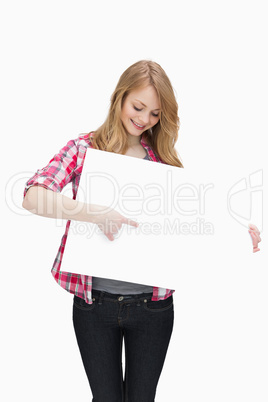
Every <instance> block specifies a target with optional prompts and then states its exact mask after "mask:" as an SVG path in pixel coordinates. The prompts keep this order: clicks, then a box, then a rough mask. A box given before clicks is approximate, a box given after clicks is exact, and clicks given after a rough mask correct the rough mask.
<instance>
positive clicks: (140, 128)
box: [130, 119, 145, 130]
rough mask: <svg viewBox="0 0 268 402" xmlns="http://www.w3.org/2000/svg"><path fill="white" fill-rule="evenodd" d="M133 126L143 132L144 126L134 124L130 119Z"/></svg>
mask: <svg viewBox="0 0 268 402" xmlns="http://www.w3.org/2000/svg"><path fill="white" fill-rule="evenodd" d="M130 120H131V122H132V124H133V126H134V127H136V128H137V129H138V130H143V129H144V127H145V126H141V125H140V124H137V123H135V122H134V121H133V120H132V119H130Z"/></svg>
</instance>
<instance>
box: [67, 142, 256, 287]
mask: <svg viewBox="0 0 268 402" xmlns="http://www.w3.org/2000/svg"><path fill="white" fill-rule="evenodd" d="M228 186H229V187H230V183H229V184H228V183H224V182H223V181H222V178H220V183H219V181H218V180H217V178H216V177H214V176H213V172H212V171H205V170H204V169H198V170H189V169H185V168H178V167H173V166H169V165H165V164H161V163H156V162H152V161H149V160H143V159H139V158H134V157H129V156H125V155H118V154H115V153H110V152H104V151H100V150H95V149H88V150H87V154H86V157H85V161H84V167H83V171H82V175H81V180H80V184H79V189H78V195H77V199H78V200H79V201H83V202H86V203H88V204H99V205H102V206H107V207H109V208H114V209H115V210H116V211H118V212H119V213H120V214H122V215H123V216H125V217H127V218H130V219H132V220H134V221H137V222H139V227H138V228H135V227H133V226H129V225H123V226H122V228H121V230H120V232H119V233H118V234H117V235H116V238H115V240H114V241H110V240H108V239H107V237H106V236H105V235H104V234H103V232H102V231H101V230H100V229H99V227H98V226H97V225H96V224H92V223H86V222H79V221H74V220H73V221H72V222H71V226H70V230H69V234H68V239H67V244H66V249H65V252H64V256H63V262H62V267H61V270H63V271H69V272H76V273H80V274H85V275H91V276H98V277H102V278H111V279H117V280H123V281H128V282H135V283H140V284H146V285H151V286H159V287H163V288H168V289H174V288H176V286H177V285H178V282H179V281H180V272H181V270H182V269H183V270H184V269H198V270H200V268H202V265H204V264H206V266H209V265H211V266H216V265H217V266H219V264H220V263H223V262H224V261H225V260H227V262H228V261H229V259H230V256H232V258H233V257H234V255H233V252H237V253H238V255H239V253H241V252H242V251H241V250H242V249H241V250H240V251H239V244H238V243H239V242H238V241H237V236H240V235H241V233H244V234H245V233H246V232H247V231H246V229H245V228H243V229H242V232H241V226H239V225H236V226H235V229H236V230H234V229H232V233H230V227H229V222H230V221H232V222H231V223H232V224H233V223H234V221H233V219H232V217H231V215H230V210H228V208H227V195H228ZM239 229H240V231H239ZM246 236H247V234H246ZM242 240H243V237H242ZM244 240H245V238H244ZM247 240H248V238H247ZM234 243H235V248H234V247H233V246H234ZM240 243H241V244H240V247H241V246H242V248H243V246H244V245H243V241H242V242H240ZM248 248H249V244H247V249H248Z"/></svg>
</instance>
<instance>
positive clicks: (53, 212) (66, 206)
mask: <svg viewBox="0 0 268 402" xmlns="http://www.w3.org/2000/svg"><path fill="white" fill-rule="evenodd" d="M22 206H23V208H25V209H27V210H28V211H30V212H32V213H33V214H36V215H40V216H44V217H47V218H55V219H67V220H68V219H71V220H76V221H83V222H91V223H95V222H96V218H97V215H99V214H101V213H102V212H103V211H104V210H106V211H107V207H105V206H101V205H96V204H86V203H84V202H80V201H77V200H73V199H71V198H69V197H66V196H65V195H62V194H61V193H57V192H55V191H52V190H48V189H46V188H44V187H42V186H38V185H35V186H32V187H30V188H29V190H28V191H27V193H26V195H25V198H24V200H23V203H22ZM98 212H99V213H98Z"/></svg>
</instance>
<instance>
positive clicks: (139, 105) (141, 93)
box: [23, 61, 182, 402]
mask: <svg viewBox="0 0 268 402" xmlns="http://www.w3.org/2000/svg"><path fill="white" fill-rule="evenodd" d="M177 112H178V105H177V102H176V99H175V96H174V92H173V88H172V86H171V83H170V81H169V79H168V77H167V75H166V74H165V72H164V70H163V69H162V68H161V67H160V65H159V64H157V63H155V62H152V61H140V62H137V63H135V64H133V65H132V66H130V67H129V68H128V69H127V70H126V71H125V72H124V73H123V74H122V76H121V77H120V79H119V82H118V84H117V86H116V89H115V91H114V93H113V95H112V97H111V105H110V110H109V114H108V117H107V119H106V121H105V122H104V124H103V125H102V126H101V127H100V128H99V129H98V130H96V131H95V132H91V133H90V134H87V135H81V136H80V137H79V138H78V139H76V140H71V141H69V142H68V144H67V145H66V146H65V147H63V148H62V149H61V150H60V151H59V153H58V154H57V155H55V156H54V158H53V159H51V161H50V162H49V163H48V165H47V166H46V167H45V168H43V169H41V170H38V171H37V173H36V174H35V175H34V176H33V177H32V178H31V179H29V180H28V182H27V184H26V187H25V191H24V195H25V198H24V202H23V206H24V208H27V209H28V210H31V211H32V212H34V213H37V214H39V215H42V216H48V217H52V218H58V217H62V218H63V219H71V220H72V219H74V220H78V221H86V222H93V223H95V224H97V225H98V226H99V227H100V228H101V229H102V230H103V232H104V234H105V235H106V236H107V238H108V239H109V240H111V241H113V240H114V236H115V235H116V233H117V232H118V230H119V229H120V227H121V226H122V224H123V223H124V224H130V225H132V226H138V224H137V223H136V222H134V221H132V220H131V219H128V218H127V217H124V216H122V215H121V214H119V213H118V212H117V211H115V210H113V209H109V211H108V213H105V214H102V213H101V209H102V208H101V207H100V206H98V205H91V206H90V211H92V214H91V213H90V212H89V213H88V207H87V206H86V205H84V206H83V205H79V206H80V208H77V209H76V207H77V205H78V204H81V203H78V202H77V201H76V200H75V197H76V193H77V189H78V185H79V179H80V175H81V172H82V167H83V162H84V158H85V154H86V150H87V148H88V147H93V148H95V149H100V150H105V151H108V152H116V153H119V154H122V155H128V156H130V157H137V158H143V159H148V160H150V161H154V162H158V163H165V164H169V165H172V166H177V167H182V163H181V161H180V159H179V157H178V155H177V153H176V150H175V148H174V145H175V143H176V141H177V138H178V129H179V118H178V114H177ZM69 182H72V185H73V193H74V199H73V200H71V199H69V198H68V197H65V196H63V195H61V194H60V191H61V190H62V189H63V187H64V186H65V185H66V184H68V183H69ZM51 190H52V191H51ZM63 205H64V208H63ZM75 209H76V211H77V210H78V209H79V213H76V214H74V213H72V211H75ZM47 211H54V212H53V213H48V212H47ZM66 211H68V213H67V212H66ZM98 211H99V214H96V212H98ZM69 226H70V221H69V220H68V222H67V225H66V231H65V234H64V236H63V238H62V242H61V245H60V249H59V252H58V254H57V256H56V259H55V262H54V265H53V268H52V274H53V275H54V278H55V279H56V281H57V282H58V283H59V284H60V285H61V286H62V287H64V288H65V289H66V290H67V291H69V292H71V293H73V294H74V307H73V322H74V328H75V333H76V337H77V342H78V345H79V348H80V351H81V356H82V360H83V363H84V367H85V371H86V374H87V376H88V380H89V383H90V387H91V390H92V394H93V401H98V402H102V401H103V402H107V401H109V402H113V401H118V402H119V401H120V402H121V401H123V400H126V401H133V402H134V401H137V402H143V401H144V402H151V401H154V398H155V393H156V387H157V383H158V379H159V376H160V373H161V370H162V367H163V364H164V360H165V356H166V352H167V348H168V344H169V340H170V337H171V333H172V328H173V297H172V294H173V292H174V291H173V290H170V289H162V288H157V287H154V286H152V284H153V278H152V284H149V285H138V284H134V283H128V282H122V281H115V280H108V279H102V278H96V277H93V278H92V277H89V276H84V275H77V274H73V273H69V272H62V271H61V270H60V266H61V260H62V256H63V252H64V247H65V243H66V238H67V235H68V230H69ZM141 263H142V256H141ZM123 338H124V342H125V351H126V356H125V365H126V368H125V375H124V381H123V373H122V363H121V350H122V340H123Z"/></svg>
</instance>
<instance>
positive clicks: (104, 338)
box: [73, 290, 174, 402]
mask: <svg viewBox="0 0 268 402" xmlns="http://www.w3.org/2000/svg"><path fill="white" fill-rule="evenodd" d="M151 297H152V294H141V295H134V296H133V295H130V296H126V295H124V296H121V295H114V294H110V293H105V292H99V291H94V290H93V298H94V302H93V304H92V305H90V304H87V303H86V302H85V301H84V300H83V299H81V298H79V297H77V296H74V304H73V323H74V329H75V334H76V338H77V342H78V346H79V349H80V353H81V357H82V361H83V364H84V368H85V371H86V374H87V377H88V381H89V384H90V387H91V391H92V394H93V400H92V401H93V402H153V401H154V398H155V393H156V387H157V383H158V380H159V377H160V374H161V371H162V368H163V364H164V360H165V357H166V352H167V349H168V345H169V341H170V337H171V333H172V329H173V319H174V312H173V298H172V296H171V297H169V298H168V299H166V300H160V301H151ZM123 339H124V343H125V373H124V378H123V371H122V342H123Z"/></svg>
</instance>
